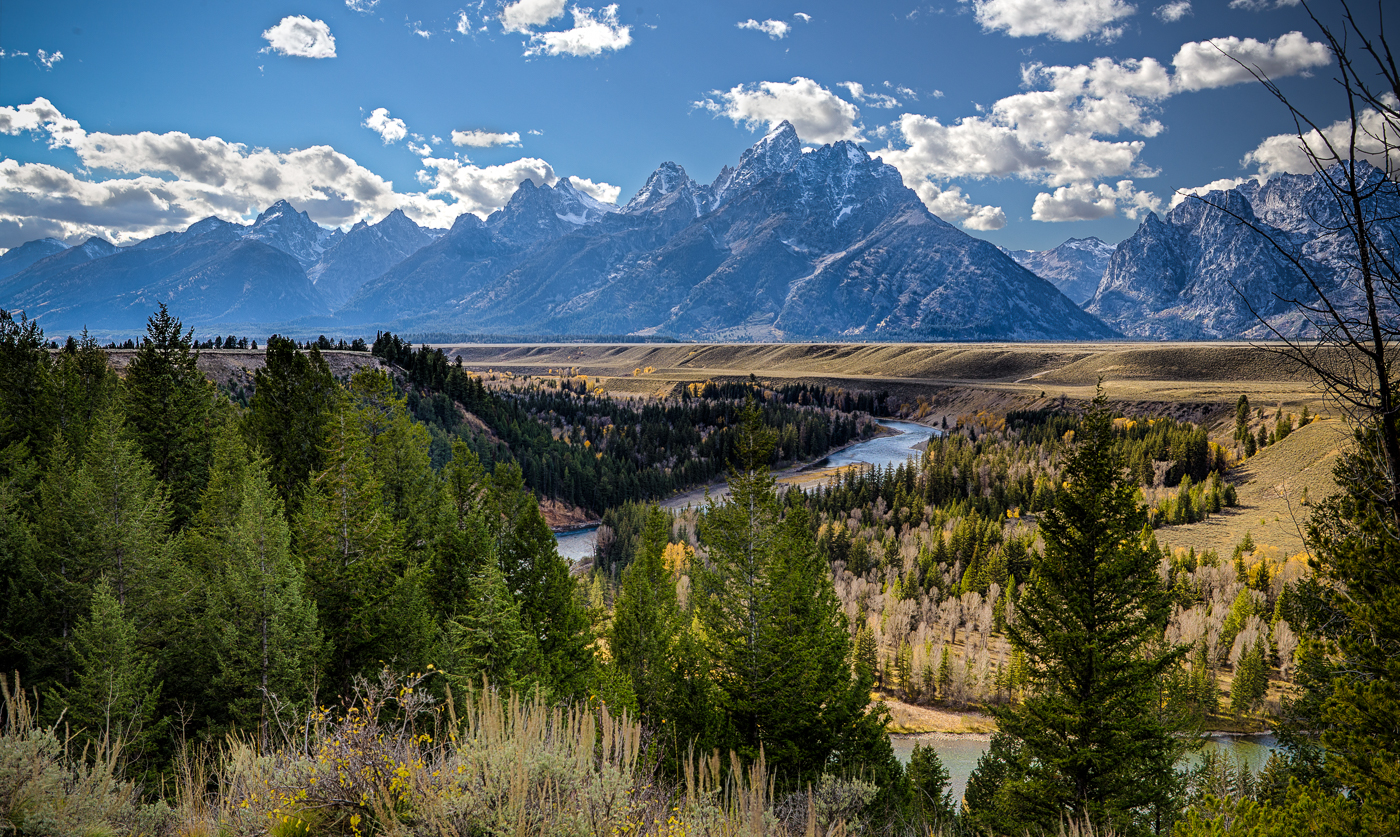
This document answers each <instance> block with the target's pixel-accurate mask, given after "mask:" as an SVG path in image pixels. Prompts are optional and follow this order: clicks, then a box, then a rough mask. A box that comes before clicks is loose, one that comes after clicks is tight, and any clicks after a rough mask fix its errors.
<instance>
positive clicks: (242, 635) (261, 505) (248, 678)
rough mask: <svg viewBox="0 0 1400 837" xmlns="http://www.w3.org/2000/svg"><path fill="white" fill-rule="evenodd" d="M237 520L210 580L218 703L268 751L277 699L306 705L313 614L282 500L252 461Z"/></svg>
mask: <svg viewBox="0 0 1400 837" xmlns="http://www.w3.org/2000/svg"><path fill="white" fill-rule="evenodd" d="M240 494H241V498H240V499H241V502H240V504H239V509H238V515H237V517H236V518H235V519H234V520H233V522H232V524H231V525H230V526H229V528H228V533H227V536H226V539H225V553H224V554H225V559H224V562H223V566H222V568H221V571H220V573H219V575H218V577H217V578H216V579H215V580H214V585H213V586H214V588H215V589H214V595H212V596H211V598H210V608H209V616H210V619H211V620H213V622H214V624H216V625H217V626H218V628H219V630H218V634H217V636H216V638H215V643H216V647H217V649H218V650H217V657H218V665H219V672H218V676H217V678H216V683H217V689H218V693H219V694H220V696H221V700H222V701H223V703H224V705H225V707H226V708H227V711H228V714H229V715H230V717H231V720H232V721H233V723H234V725H235V726H236V727H239V728H242V729H256V730H257V731H258V740H259V741H260V742H261V743H262V746H263V747H264V748H266V747H267V746H268V744H269V743H270V741H271V736H270V724H271V713H272V708H273V707H272V705H271V702H272V700H274V699H275V698H280V699H281V700H283V701H286V702H291V703H295V702H296V701H297V700H299V699H304V698H308V697H310V696H311V695H310V694H309V693H310V691H311V690H312V688H313V686H314V684H315V680H316V678H315V674H316V671H317V668H318V666H319V663H320V655H321V635H320V629H319V628H318V627H317V623H316V606H315V604H313V603H312V601H311V600H310V598H309V597H308V596H307V595H306V593H305V584H304V581H303V578H302V569H301V565H300V564H299V563H298V562H297V561H296V560H295V559H294V558H293V557H292V554H291V534H290V532H289V530H288V527H287V521H286V519H285V518H284V517H283V512H282V499H281V498H280V497H278V496H277V492H276V490H275V489H274V488H273V486H272V485H271V484H270V483H269V481H268V479H267V473H266V467H265V465H264V463H263V462H261V461H257V460H255V461H254V462H253V463H252V464H250V465H249V466H248V468H247V469H246V470H245V471H244V474H243V486H242V491H241V492H240Z"/></svg>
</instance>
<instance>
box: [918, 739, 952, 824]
mask: <svg viewBox="0 0 1400 837" xmlns="http://www.w3.org/2000/svg"><path fill="white" fill-rule="evenodd" d="M908 776H909V787H910V789H911V790H912V791H913V792H914V805H915V807H916V809H917V810H918V811H919V813H920V814H921V815H922V817H923V820H924V822H925V823H926V824H928V825H929V826H932V827H933V828H938V827H939V826H945V825H949V824H951V823H952V822H953V817H954V815H955V814H956V813H957V806H956V804H955V803H954V802H953V793H952V790H951V789H950V788H949V784H948V769H947V768H945V767H944V766H943V762H942V761H940V760H939V758H938V751H937V750H935V749H934V748H933V747H925V746H923V745H922V744H918V743H916V744H914V752H913V753H911V754H910V755H909V773H908Z"/></svg>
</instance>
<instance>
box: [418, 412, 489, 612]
mask: <svg viewBox="0 0 1400 837" xmlns="http://www.w3.org/2000/svg"><path fill="white" fill-rule="evenodd" d="M442 475H443V484H444V489H445V490H444V491H443V500H442V503H441V508H440V510H439V521H438V523H437V526H436V528H437V532H438V540H437V544H436V545H435V547H434V549H433V552H432V556H431V558H430V564H429V582H428V584H429V588H428V592H429V598H430V599H431V600H432V603H433V608H434V610H435V611H436V612H437V614H438V616H439V618H442V619H446V618H449V617H451V616H454V615H456V614H458V613H461V612H462V611H463V610H465V609H466V607H467V603H468V599H469V595H470V590H471V587H472V584H473V579H474V578H475V577H476V576H477V575H478V574H479V573H480V571H481V569H482V568H483V566H484V565H485V564H486V563H487V562H488V561H489V562H490V563H497V562H498V559H497V558H496V553H495V540H494V538H493V537H492V535H491V530H490V526H489V522H488V517H487V509H486V504H485V499H486V475H485V473H484V472H483V471H482V469H481V463H480V460H478V459H477V457H476V454H475V453H473V452H472V450H471V448H469V447H467V445H466V443H465V442H463V441H462V440H460V439H458V440H455V441H454V442H453V443H452V459H451V460H450V461H448V463H447V465H446V466H445V467H444V468H443V474H442ZM498 567H499V564H498Z"/></svg>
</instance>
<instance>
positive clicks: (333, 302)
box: [0, 123, 1115, 340]
mask: <svg viewBox="0 0 1400 837" xmlns="http://www.w3.org/2000/svg"><path fill="white" fill-rule="evenodd" d="M102 244H103V245H105V246H106V247H107V248H109V249H110V250H111V251H112V252H105V253H95V254H92V255H96V256H97V258H88V259H86V260H85V261H84V260H83V258H81V257H78V256H72V255H70V254H69V253H68V252H67V251H65V252H64V253H58V254H55V255H53V256H49V257H48V258H46V259H41V260H39V261H37V262H35V263H34V264H32V265H30V266H29V267H27V268H25V269H24V270H23V271H20V272H19V273H18V274H16V276H15V277H11V282H10V283H9V284H8V285H7V287H10V288H11V289H12V290H15V291H16V292H15V293H4V294H0V305H5V306H9V307H25V308H26V309H28V308H32V309H33V310H35V311H39V312H40V316H41V317H42V321H43V322H44V324H45V327H46V328H51V327H59V328H62V327H67V328H74V329H76V328H79V327H81V326H83V325H91V326H93V327H106V328H113V327H125V328H131V327H139V325H140V321H133V319H134V318H135V317H136V316H137V313H136V311H135V309H136V308H137V307H139V306H140V305H150V306H152V307H153V306H154V304H155V302H156V301H165V302H167V303H168V304H170V305H171V306H172V307H173V308H174V309H175V310H177V311H180V310H183V309H184V308H189V309H190V310H193V311H195V312H197V313H196V314H195V315H194V316H188V315H183V314H182V316H183V317H184V318H185V319H186V320H187V321H188V322H190V323H191V324H203V323H215V322H233V321H234V318H243V319H241V320H239V321H240V322H246V323H256V322H267V323H270V324H273V325H280V324H289V323H291V322H293V321H296V322H300V323H301V324H302V325H303V326H304V327H308V328H326V329H333V330H339V331H348V330H357V329H358V330H363V329H365V328H371V327H376V326H392V327H394V328H397V329H405V330H407V329H420V328H422V329H433V330H449V331H482V332H489V331H495V332H508V333H530V334H539V335H541V336H547V335H562V334H581V333H594V334H610V333H639V334H648V333H665V334H672V335H676V336H685V337H694V338H702V339H771V340H782V339H797V338H801V339H841V338H846V339H860V340H882V339H915V340H917V339H1096V338H1106V337H1112V336H1114V334H1115V332H1114V331H1113V330H1112V329H1110V328H1108V327H1106V326H1105V325H1104V324H1103V323H1102V322H1100V321H1098V320H1097V319H1095V318H1094V317H1092V316H1090V315H1088V314H1085V313H1084V312H1082V311H1080V310H1079V309H1078V307H1077V306H1076V305H1075V304H1074V303H1073V302H1071V301H1070V300H1069V299H1067V298H1066V297H1064V295H1063V294H1061V293H1060V292H1058V291H1057V290H1056V289H1055V288H1054V287H1053V286H1052V285H1051V284H1050V283H1048V282H1046V281H1044V280H1043V279H1040V278H1039V277H1036V276H1035V275H1034V274H1032V273H1031V272H1029V271H1027V270H1025V269H1024V268H1022V267H1021V266H1020V265H1018V264H1016V263H1015V262H1014V261H1013V260H1012V259H1011V258H1010V257H1008V256H1007V255H1006V254H1004V253H1003V252H1001V251H1000V250H999V249H998V248H996V247H994V246H993V245H991V244H989V243H987V242H984V241H981V240H978V239H974V238H972V237H970V236H968V235H967V234H965V233H963V232H962V231H961V230H958V229H956V228H954V227H952V226H951V225H948V224H946V223H944V222H943V221H942V220H940V219H938V218H936V217H935V216H933V215H932V214H930V213H929V212H928V210H927V208H925V206H924V205H923V203H922V202H921V201H920V200H919V199H918V197H917V195H915V193H914V192H913V191H911V190H910V189H908V188H907V187H905V186H904V184H903V181H902V178H901V177H900V175H899V173H898V172H897V171H896V170H895V169H894V168H892V167H891V166H889V165H887V164H885V163H884V162H882V161H880V160H877V159H873V158H871V157H870V156H869V155H868V154H867V153H866V152H865V151H864V150H863V149H861V148H859V147H858V146H856V145H854V144H851V143H848V142H841V143H836V144H834V145H827V146H823V147H821V148H816V149H806V150H805V151H804V149H803V147H802V144H801V142H800V140H799V139H798V137H797V133H796V131H795V130H794V129H793V128H792V126H791V125H789V124H786V123H784V124H782V125H779V126H778V127H777V128H775V129H774V130H773V131H770V132H769V133H768V134H767V135H766V136H764V137H763V138H762V139H760V140H759V141H758V142H756V143H755V144H754V146H753V147H751V148H750V149H748V150H747V151H745V152H744V154H743V155H742V156H741V158H740V160H739V162H738V165H736V166H735V167H734V168H732V169H731V168H728V167H726V168H725V169H723V170H722V171H721V172H720V174H719V176H718V177H717V178H716V179H715V181H714V182H713V183H712V184H710V185H708V186H706V185H701V184H698V183H696V182H695V181H694V180H693V179H691V178H690V177H689V175H687V174H686V172H685V170H684V169H683V168H681V167H680V166H678V165H676V164H674V163H664V164H662V166H660V167H659V168H658V169H657V170H656V172H655V173H654V174H653V175H652V176H651V177H650V178H649V179H648V181H647V184H646V185H645V186H644V187H643V188H642V189H641V190H639V192H638V193H637V195H636V196H635V197H634V198H633V199H632V201H630V202H629V203H627V204H626V205H625V206H621V207H618V206H614V205H612V204H605V203H602V202H599V201H597V200H595V199H593V198H592V197H589V196H588V195H586V194H584V193H583V192H581V191H580V190H579V189H578V188H576V187H575V186H574V184H573V183H572V182H571V181H570V180H569V179H568V178H564V179H561V180H559V181H557V182H556V183H554V184H553V185H540V186H536V185H535V184H534V183H532V182H530V181H524V182H522V183H521V185H520V187H519V188H518V189H517V190H516V192H515V194H514V195H513V196H512V197H511V199H510V200H509V201H508V202H507V204H506V206H504V207H502V208H501V209H500V210H498V211H497V212H495V213H493V214H492V215H491V216H490V217H489V218H487V219H486V220H485V221H482V220H481V219H479V218H477V217H476V216H473V215H469V214H468V215H463V216H461V217H459V218H458V219H457V221H456V223H455V224H454V225H453V227H452V229H451V230H448V231H446V232H445V233H443V234H441V235H438V236H435V235H433V233H431V232H429V231H425V230H422V229H421V228H418V227H417V225H415V224H414V223H413V222H412V221H411V220H409V219H408V218H407V217H406V216H404V215H403V214H402V213H394V214H391V215H390V216H389V217H387V218H385V219H384V220H383V221H381V222H379V223H378V224H375V225H372V226H370V225H357V226H356V227H355V228H354V229H352V230H351V231H349V232H348V233H344V234H342V233H339V232H338V231H329V230H325V229H323V228H320V227H318V226H317V225H315V224H314V222H311V220H310V219H309V218H308V217H307V216H306V214H305V213H301V212H297V211H296V210H294V209H293V208H292V207H291V206H290V205H289V204H287V203H286V202H285V201H279V202H278V203H276V204H274V205H273V206H272V207H269V209H268V210H267V211H266V212H264V213H262V215H260V216H259V218H258V220H257V221H256V222H254V223H253V224H252V225H249V226H242V225H238V224H231V223H228V222H224V221H220V220H218V219H206V220H205V221H201V222H198V223H196V224H193V225H191V227H190V228H189V229H187V230H185V231H183V232H178V233H167V234H165V235H162V236H157V237H155V238H153V239H150V240H148V241H145V242H141V243H139V244H137V245H135V246H132V247H127V248H120V249H119V248H114V247H112V246H111V245H110V244H107V243H106V242H102ZM84 246H86V245H84ZM94 246H96V245H94ZM259 248H261V249H259ZM73 249H77V248H73ZM264 250H266V251H268V252H264ZM65 257H67V262H63V263H60V261H55V260H63V259H64V258H65ZM79 262H81V264H80V263H79ZM273 277H275V281H274V280H273ZM15 279H19V280H20V281H19V282H18V283H15V282H14V281H13V280H15ZM239 280H241V283H240V281H239ZM234 285H237V286H238V287H236V288H235V287H233V286H234ZM21 286H22V287H21ZM274 287H275V288H276V289H278V291H279V292H278V293H269V292H268V290H267V289H268V288H274ZM254 293H257V294H260V295H266V298H265V299H262V300H260V301H258V302H257V303H256V304H255V301H253V300H251V299H249V298H248V297H249V295H250V294H254ZM196 296H203V297H208V299H204V300H197V299H195V298H194V297H196ZM342 301H343V304H341V303H342ZM332 310H333V311H334V314H333V315H331V313H330V312H331V311H332ZM80 320H81V322H80ZM142 321H143V319H142Z"/></svg>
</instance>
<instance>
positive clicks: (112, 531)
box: [72, 410, 169, 611]
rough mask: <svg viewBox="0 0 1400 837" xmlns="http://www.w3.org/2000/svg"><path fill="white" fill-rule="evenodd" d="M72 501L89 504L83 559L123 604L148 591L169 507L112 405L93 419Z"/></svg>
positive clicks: (132, 603)
mask: <svg viewBox="0 0 1400 837" xmlns="http://www.w3.org/2000/svg"><path fill="white" fill-rule="evenodd" d="M72 502H73V503H74V504H75V505H76V506H78V507H79V508H84V509H87V510H88V513H87V515H86V516H85V518H84V519H83V521H82V523H80V524H79V525H86V526H88V527H90V528H89V529H88V531H87V532H86V533H85V536H84V539H85V541H86V545H87V555H86V556H85V558H86V561H87V562H88V563H89V564H90V565H91V566H94V567H97V568H100V571H101V572H102V573H103V574H104V575H106V577H107V579H108V581H109V582H110V583H111V585H112V591H113V592H114V593H115V594H116V597H117V601H118V602H120V603H121V605H122V606H123V607H133V606H135V607H137V610H138V611H139V610H140V608H141V607H143V606H144V604H145V603H142V605H140V606H137V605H135V603H134V602H133V601H130V600H131V599H132V598H133V597H138V598H139V597H141V596H142V595H143V594H145V593H146V592H148V591H147V589H146V588H147V585H148V584H149V583H150V582H151V580H152V577H153V573H154V569H155V567H156V564H157V563H158V559H159V558H160V557H161V551H162V548H163V546H164V541H165V535H166V528H167V525H168V520H169V513H168V512H167V511H166V503H165V491H164V489H163V488H162V487H161V486H160V485H159V484H158V483H157V482H156V478H155V475H154V474H153V473H152V469H151V466H150V465H149V464H148V463H147V461H146V460H145V459H143V458H142V456H141V454H140V452H139V451H138V450H137V446H136V443H135V442H133V441H132V440H131V439H129V438H128V437H127V428H126V426H125V424H124V423H123V422H122V417H121V415H120V414H119V413H118V412H117V411H116V410H108V411H107V412H106V413H104V414H102V415H101V416H99V417H98V419H97V426H96V428H95V429H94V431H93V434H92V438H91V439H90V440H89V441H88V445H87V454H86V456H85V457H84V461H83V467H82V473H81V474H80V475H79V477H78V479H77V482H76V492H75V495H74V497H73V500H72Z"/></svg>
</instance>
